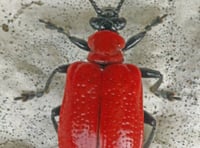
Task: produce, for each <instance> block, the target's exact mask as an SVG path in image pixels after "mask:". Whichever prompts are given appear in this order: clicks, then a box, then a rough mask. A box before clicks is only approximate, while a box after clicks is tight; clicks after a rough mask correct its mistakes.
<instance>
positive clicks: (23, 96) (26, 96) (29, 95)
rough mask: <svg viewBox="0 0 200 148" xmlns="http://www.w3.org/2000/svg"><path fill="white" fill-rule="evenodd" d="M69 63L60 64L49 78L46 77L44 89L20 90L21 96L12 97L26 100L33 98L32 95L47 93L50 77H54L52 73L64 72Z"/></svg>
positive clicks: (37, 95) (40, 95) (39, 95)
mask: <svg viewBox="0 0 200 148" xmlns="http://www.w3.org/2000/svg"><path fill="white" fill-rule="evenodd" d="M68 67H69V65H68V64H67V65H66V64H65V65H61V66H59V67H57V68H56V69H55V70H54V71H53V72H52V73H51V74H50V76H49V78H48V79H47V82H46V84H45V87H44V89H41V90H37V91H22V93H21V96H20V97H16V98H14V100H22V101H27V100H30V99H33V98H34V97H37V98H39V97H42V96H43V95H44V94H45V93H48V91H49V86H50V84H51V82H52V79H53V77H54V75H55V74H56V73H57V72H59V73H66V72H67V69H68Z"/></svg>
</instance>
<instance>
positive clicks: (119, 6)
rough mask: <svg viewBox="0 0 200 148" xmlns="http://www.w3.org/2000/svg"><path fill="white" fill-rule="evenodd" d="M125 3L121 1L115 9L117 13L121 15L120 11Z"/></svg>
mask: <svg viewBox="0 0 200 148" xmlns="http://www.w3.org/2000/svg"><path fill="white" fill-rule="evenodd" d="M124 1H125V0H121V1H120V2H119V4H118V6H117V8H116V9H115V11H116V12H117V13H119V11H120V9H121V7H122V5H123V3H124Z"/></svg>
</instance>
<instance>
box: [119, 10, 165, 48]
mask: <svg viewBox="0 0 200 148" xmlns="http://www.w3.org/2000/svg"><path fill="white" fill-rule="evenodd" d="M166 16H167V14H165V15H163V16H162V17H160V16H158V17H156V18H155V19H154V20H152V22H151V23H150V24H149V25H147V26H145V27H144V31H142V32H140V33H138V34H136V35H134V36H132V37H130V38H129V39H128V40H127V42H126V45H125V47H124V49H123V51H127V50H129V49H131V48H132V47H134V46H136V45H137V44H138V43H139V42H140V41H141V40H142V39H143V38H144V36H145V35H146V33H147V32H148V31H149V30H151V28H152V27H153V26H156V25H158V24H160V23H162V21H163V19H164V18H165V17H166Z"/></svg>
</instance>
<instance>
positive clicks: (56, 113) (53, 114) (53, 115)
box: [51, 106, 61, 132]
mask: <svg viewBox="0 0 200 148" xmlns="http://www.w3.org/2000/svg"><path fill="white" fill-rule="evenodd" d="M60 107H61V106H57V107H56V108H53V109H52V111H51V120H52V122H53V126H54V128H55V130H56V132H58V123H57V121H56V116H59V114H60Z"/></svg>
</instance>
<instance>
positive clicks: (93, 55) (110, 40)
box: [87, 30, 125, 64]
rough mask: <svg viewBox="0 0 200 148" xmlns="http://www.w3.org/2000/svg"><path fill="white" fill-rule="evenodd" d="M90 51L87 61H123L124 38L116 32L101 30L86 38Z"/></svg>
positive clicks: (107, 62)
mask: <svg viewBox="0 0 200 148" xmlns="http://www.w3.org/2000/svg"><path fill="white" fill-rule="evenodd" d="M88 46H89V48H90V50H91V51H90V53H89V55H88V58H87V59H88V61H90V62H95V63H99V64H110V63H121V62H123V53H122V49H123V48H124V47H125V41H124V38H123V37H121V36H120V35H119V34H118V33H117V32H114V31H110V30H101V31H97V32H95V33H94V34H93V35H91V36H90V37H89V38H88Z"/></svg>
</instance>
